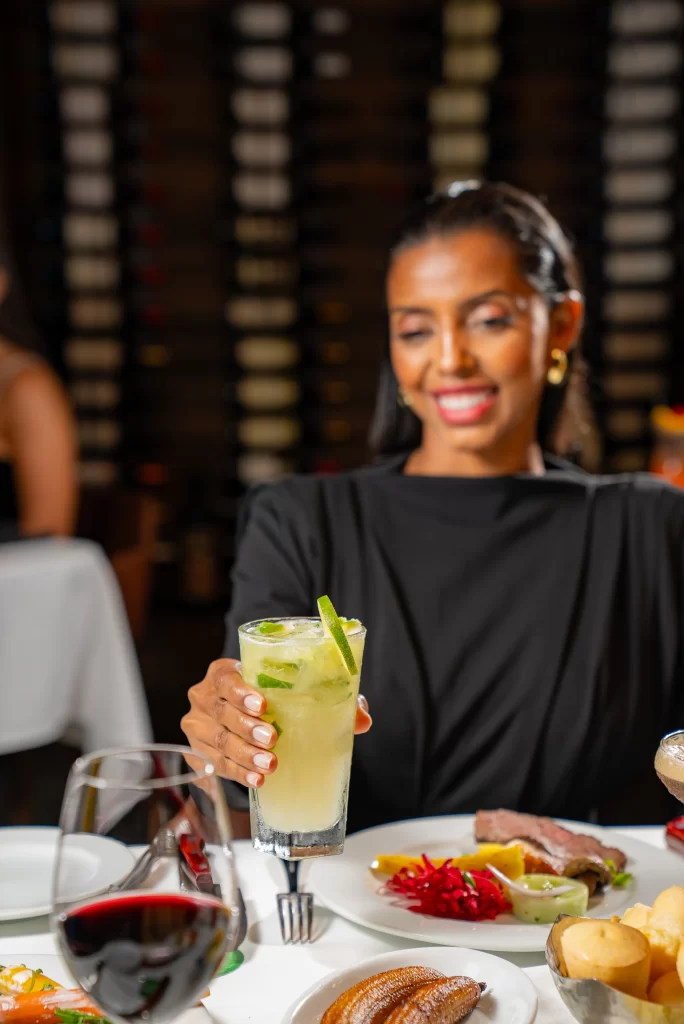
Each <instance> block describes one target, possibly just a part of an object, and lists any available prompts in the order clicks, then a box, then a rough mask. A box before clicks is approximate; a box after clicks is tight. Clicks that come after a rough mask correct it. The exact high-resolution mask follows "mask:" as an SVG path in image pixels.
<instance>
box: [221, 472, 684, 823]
mask: <svg viewBox="0 0 684 1024" xmlns="http://www.w3.org/2000/svg"><path fill="white" fill-rule="evenodd" d="M404 461H405V458H402V459H399V460H396V459H395V460H394V461H392V462H390V463H387V464H386V465H383V466H379V467H371V468H368V469H362V470H358V471H354V472H351V473H347V474H343V475H340V476H331V477H292V478H289V479H285V480H283V481H280V482H278V483H276V484H272V485H266V486H263V487H260V488H257V489H256V490H254V491H253V492H252V493H251V494H250V496H249V497H248V499H247V501H246V503H245V506H244V508H243V514H242V521H241V529H240V535H241V536H240V544H239V550H238V555H237V560H236V564H235V568H234V573H233V578H234V595H233V603H232V607H231V610H230V612H229V614H228V616H227V639H226V648H225V655H226V656H231V657H237V656H238V637H237V627H238V625H239V624H240V623H242V622H247V621H249V620H251V619H256V618H261V617H270V616H279V615H311V614H316V598H317V597H318V596H320V595H321V594H329V595H330V597H331V599H332V601H333V603H334V604H335V606H336V608H337V611H338V613H339V614H341V615H347V616H349V617H357V618H360V619H361V620H362V621H363V622H364V624H365V625H366V626H367V628H368V635H367V642H366V652H365V655H364V661H363V671H362V677H361V690H362V692H363V693H364V694H365V695H366V696H367V698H368V700H369V703H370V707H371V712H372V714H373V729H372V730H371V732H370V733H369V734H368V735H367V736H363V737H360V738H358V739H357V741H356V745H355V751H354V760H353V766H352V785H351V796H350V804H349V829H350V831H354V830H356V829H360V828H364V827H367V826H370V825H374V824H379V823H382V822H388V821H393V820H397V819H401V818H407V817H420V816H425V815H433V814H457V813H465V812H473V811H475V810H477V809H478V808H492V807H508V808H513V809H518V810H522V811H529V812H531V813H535V814H552V815H555V816H563V817H569V818H576V819H582V820H586V819H587V817H589V816H590V815H591V814H592V813H593V812H594V810H595V809H596V808H598V807H600V806H601V805H603V804H604V803H606V802H610V801H611V799H612V798H614V797H616V796H619V795H620V794H622V793H625V792H626V793H627V794H628V796H629V794H630V793H631V792H635V789H634V787H635V785H636V783H637V782H639V781H640V780H642V779H644V778H653V779H654V780H655V774H654V772H653V768H652V764H653V756H654V753H655V750H656V748H657V744H658V740H659V739H660V737H661V735H663V734H664V733H665V732H668V731H672V730H673V729H675V728H677V727H679V726H680V725H683V724H684V689H683V686H682V682H683V679H684V675H683V670H684V664H683V661H684V650H683V645H682V639H683V636H684V548H683V544H682V541H683V533H684V493H682V492H679V491H677V490H675V489H673V488H671V487H669V486H667V485H665V484H662V483H661V482H659V481H657V480H655V479H653V478H651V477H648V476H645V475H644V476H620V477H608V478H605V477H603V478H597V477H592V476H589V475H586V474H583V473H582V472H581V471H579V470H576V469H574V468H573V467H570V466H568V465H566V464H565V463H561V462H559V461H553V460H549V462H548V464H547V472H546V475H544V476H541V477H535V476H532V475H528V474H520V475H516V476H509V477H498V478H488V479H485V478H478V479H471V478H445V477H422V476H405V475H404V474H403V472H402V469H403V463H404ZM656 785H657V783H656ZM228 788H229V799H230V801H231V803H232V804H233V806H235V807H241V806H245V804H244V792H245V791H244V790H241V789H240V787H237V786H234V785H231V786H229V787H228ZM654 792H655V791H654ZM658 792H659V791H658ZM628 807H629V804H628ZM627 813H629V812H627ZM632 817H633V818H635V819H637V820H639V819H641V820H644V808H643V807H640V808H639V809H637V808H636V807H634V813H633V815H632Z"/></svg>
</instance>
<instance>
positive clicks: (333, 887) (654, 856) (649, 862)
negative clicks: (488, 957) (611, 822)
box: [307, 815, 684, 953]
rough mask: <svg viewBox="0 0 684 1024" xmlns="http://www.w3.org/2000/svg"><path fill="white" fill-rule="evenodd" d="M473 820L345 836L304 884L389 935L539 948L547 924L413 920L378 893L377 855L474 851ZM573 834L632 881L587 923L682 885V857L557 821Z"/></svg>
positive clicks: (430, 821)
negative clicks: (619, 854) (622, 860)
mask: <svg viewBox="0 0 684 1024" xmlns="http://www.w3.org/2000/svg"><path fill="white" fill-rule="evenodd" d="M474 823H475V817H474V816H473V815H461V816H455V815H454V816H445V817H440V818H419V819H416V820H414V821H401V822H396V823H394V824H391V825H381V826H379V827H378V828H371V829H367V830H366V831H365V832H357V833H355V834H354V835H351V836H348V837H347V839H346V841H345V847H344V853H343V854H342V855H341V856H340V857H321V858H320V859H319V860H316V861H314V862H313V863H312V864H311V866H310V869H309V874H308V877H307V884H308V886H309V887H310V888H311V889H312V890H313V892H314V893H315V894H316V895H317V896H318V897H319V898H320V899H321V900H322V901H323V902H324V903H326V904H327V905H328V907H330V909H331V910H333V911H334V912H335V913H336V914H340V915H341V916H342V917H346V918H347V919H348V920H349V921H353V922H354V923H355V924H360V925H365V926H366V927H367V928H374V929H376V930H377V931H381V932H387V933H389V934H390V935H400V936H402V937H403V938H407V939H412V940H414V941H416V940H417V941H420V942H429V943H440V944H443V945H446V946H468V947H474V948H476V949H492V950H501V951H505V950H507V951H509V952H518V953H532V952H536V951H538V950H543V949H544V947H545V945H546V939H547V937H548V934H549V929H550V925H539V924H523V923H522V922H520V921H518V920H516V918H514V917H513V916H512V915H511V914H502V915H501V916H499V917H497V918H496V920H494V921H478V922H475V923H473V922H470V921H450V920H447V919H444V918H438V917H428V916H426V915H424V914H416V913H413V912H412V911H409V910H406V909H405V908H404V907H402V906H399V905H398V903H397V898H396V897H393V896H391V895H390V896H384V895H381V894H380V893H379V890H380V888H381V886H382V876H376V875H375V874H374V873H373V872H372V871H371V870H370V864H372V862H373V860H374V858H375V857H376V856H377V855H378V854H389V853H398V854H408V855H409V856H411V855H415V856H416V857H418V856H419V855H420V854H421V853H426V854H427V855H428V856H433V857H455V856H458V855H459V854H465V853H474V852H475V851H476V850H477V844H476V843H475V841H474V838H473V827H474ZM562 824H564V825H565V826H566V827H567V828H569V829H571V830H572V831H574V832H586V833H587V834H589V835H593V836H596V837H597V838H599V839H600V840H601V841H602V842H603V843H605V844H606V845H607V846H615V847H618V848H619V849H620V850H622V851H623V852H624V853H625V854H626V855H627V858H628V862H627V867H626V870H627V871H629V872H631V873H632V875H633V876H634V878H633V881H632V882H631V883H630V884H629V885H628V886H626V887H625V888H624V889H612V890H610V891H609V892H608V893H606V894H605V895H604V896H602V897H601V898H599V899H596V900H592V901H591V903H590V906H589V911H588V916H590V917H611V916H612V915H613V914H622V913H623V912H624V910H625V909H626V908H627V907H630V906H632V905H633V904H634V903H645V904H646V905H647V906H651V904H652V903H653V900H654V899H655V897H656V896H657V895H658V893H659V892H661V891H662V890H663V889H666V888H667V887H668V886H670V885H682V884H684V859H683V858H682V857H681V856H679V855H678V854H676V853H672V852H671V851H669V850H657V849H655V848H654V847H652V846H649V845H648V844H647V843H642V842H640V841H639V840H637V839H628V838H626V837H625V836H621V835H616V834H615V833H612V832H610V831H609V830H607V829H600V828H597V827H596V826H595V825H585V824H581V823H578V822H565V821H564V822H562Z"/></svg>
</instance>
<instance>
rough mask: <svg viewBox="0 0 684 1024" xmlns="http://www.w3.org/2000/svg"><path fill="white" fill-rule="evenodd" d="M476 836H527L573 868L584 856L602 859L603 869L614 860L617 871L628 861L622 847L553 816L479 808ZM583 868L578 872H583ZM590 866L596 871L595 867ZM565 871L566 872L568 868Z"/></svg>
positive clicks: (505, 839)
mask: <svg viewBox="0 0 684 1024" xmlns="http://www.w3.org/2000/svg"><path fill="white" fill-rule="evenodd" d="M475 839H476V840H477V841H478V842H480V843H510V842H511V840H512V839H528V840H530V841H531V842H533V843H537V844H538V845H539V846H541V847H542V848H543V849H544V850H545V851H546V855H547V857H546V859H548V858H549V857H552V858H559V859H560V860H562V861H563V862H566V863H567V864H568V865H570V864H572V865H573V868H574V867H575V866H576V862H577V863H579V862H580V861H581V860H582V858H584V859H585V860H587V859H588V860H589V862H590V863H591V864H592V865H596V864H597V862H598V861H601V863H602V864H603V870H604V872H605V871H608V869H607V868H606V866H605V863H604V862H605V861H606V860H612V861H613V862H614V864H615V867H616V868H617V870H618V871H622V870H623V869H624V866H625V864H626V862H627V857H626V856H625V854H624V853H623V852H622V850H618V849H616V848H615V847H611V846H604V845H603V843H601V842H599V840H598V839H595V838H594V837H593V836H587V835H582V834H578V833H577V832H570V831H569V830H568V829H567V828H563V826H562V825H557V824H556V822H555V821H552V820H551V818H538V817H536V816H535V815H534V814H518V813H517V811H505V810H500V811H478V812H477V815H476V816H475ZM583 870H585V869H584V868H582V869H580V871H578V872H577V873H578V874H581V873H582V871H583ZM589 870H592V871H593V870H594V867H591V868H589ZM562 873H563V874H567V873H568V872H567V869H566V870H564V871H563V872H562ZM569 877H574V875H570V876H569ZM608 878H610V872H609V871H608Z"/></svg>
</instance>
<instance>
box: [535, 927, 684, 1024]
mask: <svg viewBox="0 0 684 1024" xmlns="http://www.w3.org/2000/svg"><path fill="white" fill-rule="evenodd" d="M581 920H583V918H580V917H568V916H566V915H564V914H562V915H561V916H560V917H559V918H558V920H557V921H556V923H555V924H554V926H553V928H552V929H551V932H550V934H549V938H548V940H547V943H546V963H547V964H548V966H549V970H550V971H551V977H552V978H553V980H554V983H555V986H556V988H557V990H558V994H559V996H560V997H561V999H562V1000H563V1002H564V1003H565V1005H566V1006H567V1008H568V1010H569V1011H570V1013H571V1014H572V1015H573V1017H574V1018H575V1020H577V1021H579V1022H580V1024H684V1009H679V1008H677V1007H674V1006H659V1005H658V1004H657V1003H649V1002H646V1000H644V999H635V998H634V996H628V995H625V994H624V993H623V992H618V991H617V989H614V988H610V987H609V986H608V985H604V984H603V982H602V981H586V980H584V979H576V978H568V977H567V975H566V974H565V961H564V959H563V951H562V949H561V944H560V937H561V935H562V934H563V932H564V931H565V929H566V928H568V927H569V926H570V925H571V924H574V923H575V922H576V921H581Z"/></svg>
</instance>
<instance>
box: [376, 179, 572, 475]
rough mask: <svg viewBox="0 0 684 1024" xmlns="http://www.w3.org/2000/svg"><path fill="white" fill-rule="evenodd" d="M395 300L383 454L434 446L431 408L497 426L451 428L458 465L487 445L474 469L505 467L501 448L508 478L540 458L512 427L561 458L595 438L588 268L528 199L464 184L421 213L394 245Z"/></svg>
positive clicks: (460, 422)
mask: <svg viewBox="0 0 684 1024" xmlns="http://www.w3.org/2000/svg"><path fill="white" fill-rule="evenodd" d="M463 235H465V236H466V237H465V238H463V237H462V236H463ZM426 285H427V287H426ZM416 295H419V296H420V297H421V298H420V301H421V303H422V305H416V299H415V297H416ZM387 299H388V305H389V311H390V331H391V363H389V362H388V363H387V365H386V366H385V367H384V368H383V374H382V380H381V388H380V395H379V401H378V409H377V413H376V418H375V422H374V425H373V429H372V442H373V445H374V447H375V449H376V451H378V452H380V453H383V454H389V453H391V452H393V451H395V450H397V449H399V450H405V449H406V448H408V447H412V448H413V447H418V445H419V442H420V439H421V438H422V440H423V446H424V447H425V446H427V447H428V448H430V449H432V447H433V445H432V441H433V440H434V437H433V434H432V431H431V429H430V428H431V424H433V423H434V422H435V420H436V418H437V417H436V415H435V414H439V416H440V418H441V420H442V421H443V422H444V423H445V424H447V425H448V426H454V427H466V426H472V427H482V428H488V429H486V430H484V431H483V430H479V431H475V430H469V431H468V432H465V431H463V430H460V431H458V432H457V431H452V432H451V439H450V441H448V442H447V445H448V448H449V449H450V450H451V452H452V459H453V458H455V459H456V463H452V464H453V465H458V464H461V466H462V470H457V471H458V472H461V471H463V472H465V473H466V474H467V475H469V474H468V470H467V468H466V467H465V463H464V462H463V459H464V458H465V457H466V456H465V452H467V451H470V452H471V453H474V452H476V451H478V450H480V451H483V452H484V450H485V449H487V455H486V457H485V459H484V462H483V461H482V460H476V462H475V463H474V472H475V473H476V474H478V473H483V475H489V474H490V473H491V472H492V469H494V471H495V472H496V471H497V470H496V469H495V468H494V467H495V465H496V464H497V463H498V462H499V457H497V453H496V448H497V447H498V448H499V449H501V448H502V444H501V442H503V449H504V451H501V450H500V451H499V456H502V457H503V461H502V463H501V468H502V469H503V470H504V471H506V469H508V468H513V469H519V468H520V465H515V462H516V460H518V461H519V460H520V458H521V451H522V453H523V454H522V457H523V464H527V463H528V460H529V458H532V459H533V460H534V459H535V458H536V456H535V453H534V451H532V450H530V449H529V447H528V450H527V452H526V453H525V452H524V449H523V448H522V447H521V444H520V443H518V444H516V445H511V443H510V441H511V434H510V432H511V429H512V428H513V427H515V429H516V431H517V433H518V435H519V436H520V439H521V441H522V439H523V437H524V438H527V440H528V445H532V444H534V443H535V442H537V441H538V442H539V444H540V445H541V446H542V447H543V448H544V449H545V450H550V451H556V452H557V453H558V454H564V453H566V452H567V451H568V450H569V449H574V450H577V449H581V447H582V442H583V441H586V440H589V438H590V429H589V421H590V415H589V410H588V407H587V404H586V401H585V398H584V390H585V388H584V383H585V382H584V372H583V366H582V362H581V359H580V355H579V351H578V348H579V345H578V342H579V332H580V329H581V325H582V316H583V299H582V285H581V274H580V270H579V266H578V264H577V261H576V259H575V256H574V254H573V252H572V248H571V246H570V243H569V241H568V239H567V238H566V236H565V235H564V233H563V232H562V230H561V228H560V226H559V225H558V223H557V222H556V221H555V220H554V219H553V217H551V215H550V214H549V213H548V211H547V210H546V209H545V207H544V206H542V204H541V203H539V202H537V201H536V200H535V199H533V198H532V197H531V196H529V195H527V194H526V193H523V192H520V191H519V190H518V189H514V188H512V187H511V186H506V185H479V184H478V183H477V182H465V183H457V184H456V185H455V186H452V189H451V190H450V192H449V193H445V194H443V195H438V196H435V197H433V198H432V199H431V200H430V201H429V202H428V203H427V204H424V205H423V206H421V207H419V208H418V209H417V210H416V211H414V212H413V213H412V214H411V215H410V216H409V217H408V218H407V220H406V222H405V224H404V226H403V228H402V230H401V231H400V233H399V236H398V239H397V241H396V243H395V245H394V247H393V249H392V253H391V262H390V269H389V273H388V279H387ZM435 345H437V346H439V348H438V350H436V348H435ZM570 366H572V369H570ZM426 417H427V419H426ZM421 421H423V423H422V428H421ZM446 437H447V435H445V440H446ZM409 438H410V439H411V441H412V443H411V444H410V445H407V443H406V442H407V440H408V439H409ZM457 451H460V452H461V455H460V457H459V456H457V455H456V452H457ZM587 454H589V453H587ZM450 461H451V460H450ZM420 464H421V459H420V458H416V460H415V461H414V469H415V471H416V472H420V468H419V467H420ZM537 465H538V460H537ZM448 471H449V470H448V469H447V472H448Z"/></svg>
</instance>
